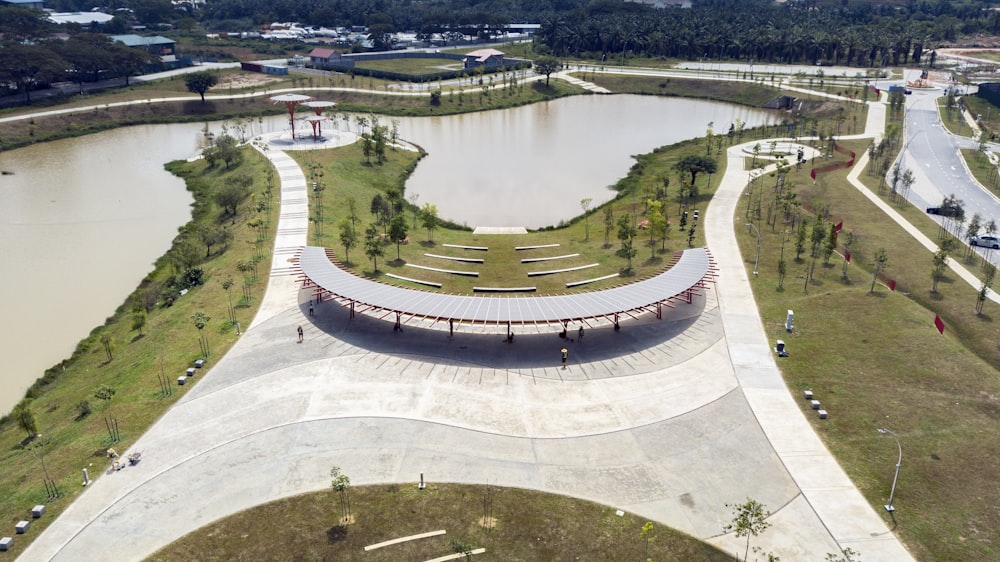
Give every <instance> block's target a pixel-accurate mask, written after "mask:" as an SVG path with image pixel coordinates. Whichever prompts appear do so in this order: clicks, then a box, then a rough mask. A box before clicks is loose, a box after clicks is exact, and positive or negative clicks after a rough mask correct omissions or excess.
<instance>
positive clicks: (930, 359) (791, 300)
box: [738, 141, 1000, 561]
mask: <svg viewBox="0 0 1000 562" xmlns="http://www.w3.org/2000/svg"><path fill="white" fill-rule="evenodd" d="M843 144H844V145H845V146H848V147H849V148H851V149H852V150H855V151H857V152H859V153H860V151H861V150H864V148H865V146H866V142H865V141H858V142H856V144H855V145H852V144H851V143H850V142H845V143H843ZM808 173H809V171H808V169H807V168H805V167H803V168H802V170H799V171H794V172H792V173H791V174H789V177H788V178H787V180H786V181H787V182H791V183H792V184H793V185H794V187H793V189H794V190H795V193H796V195H797V199H798V201H800V202H801V203H802V205H803V207H802V213H801V217H805V218H810V219H812V218H814V217H815V216H816V214H817V213H822V214H824V216H825V217H826V220H827V221H828V222H827V224H831V223H832V224H836V223H837V222H839V221H841V220H842V221H844V230H843V231H842V232H841V237H840V240H841V246H840V247H839V248H838V252H843V246H842V243H843V241H844V240H846V237H847V233H848V232H851V233H853V234H854V236H855V239H856V242H855V244H854V245H853V247H852V250H851V253H852V262H851V265H849V266H848V267H847V273H848V278H847V279H846V280H845V279H842V277H841V272H842V268H843V263H844V260H843V257H841V255H839V254H834V256H833V257H832V258H831V260H830V263H829V264H826V263H824V260H823V258H822V257H820V258H818V259H817V260H816V264H815V273H814V277H813V280H812V281H811V282H809V283H808V284H807V283H806V282H805V280H806V277H805V272H806V270H807V268H809V267H811V265H812V258H810V257H809V250H808V248H807V249H806V250H805V252H803V255H802V256H801V259H796V248H795V233H794V231H793V232H791V233H789V234H788V235H787V237H785V236H784V234H783V233H784V232H785V231H790V230H792V227H791V224H789V223H785V222H784V221H783V220H778V221H777V223H776V224H775V226H774V228H773V229H772V228H771V227H768V226H765V227H762V228H761V229H760V230H761V247H762V252H761V258H760V260H761V261H760V266H759V272H760V273H759V276H758V277H757V278H756V279H755V280H754V293H755V296H756V299H757V303H758V307H759V310H760V313H761V318H762V319H763V322H764V326H765V329H766V331H767V332H768V336H769V338H770V339H771V340H774V339H778V338H781V339H784V340H785V342H786V344H787V346H788V350H789V351H790V357H788V358H785V359H781V360H780V361H781V362H780V363H779V366H780V367H781V369H782V373H783V375H784V377H785V381H786V383H787V385H788V387H789V389H790V391H791V392H792V393H793V395H794V396H801V391H802V390H805V389H811V390H813V391H814V392H815V393H816V397H817V398H818V399H819V400H821V401H822V404H823V407H824V408H825V409H827V410H828V411H829V412H830V418H829V419H828V420H819V419H817V418H816V416H815V414H814V412H812V410H810V409H809V406H808V404H806V402H805V401H804V400H803V401H801V406H802V409H803V411H804V412H805V413H806V415H807V417H808V418H809V419H810V420H812V423H813V424H814V426H815V428H816V431H817V432H818V433H819V434H820V435H821V436H822V437H823V439H824V440H825V441H826V443H827V445H828V446H829V447H830V449H831V450H832V451H833V452H834V454H835V455H836V456H837V458H838V460H839V461H840V463H841V465H842V466H844V468H845V469H846V470H847V472H848V474H849V475H850V476H851V479H852V480H853V481H854V483H855V484H856V485H857V486H858V487H859V489H860V490H861V491H862V493H863V494H864V495H865V496H866V497H867V498H868V500H869V501H870V502H871V504H872V505H873V506H876V508H878V506H881V505H882V504H884V503H885V501H886V499H887V496H888V492H889V486H890V484H891V481H892V476H893V467H894V464H895V462H896V453H897V451H896V447H895V446H894V445H895V444H894V443H893V442H892V439H890V438H887V437H886V436H884V435H880V434H879V433H877V432H876V431H875V430H876V429H877V428H880V427H886V428H889V429H891V430H892V431H894V432H895V433H896V434H897V435H898V436H899V439H900V441H901V443H902V447H903V453H904V461H903V465H902V470H901V472H900V476H899V483H898V485H897V488H896V496H895V498H894V505H895V507H896V509H897V511H896V522H897V523H898V527H896V532H897V533H899V535H900V537H901V538H902V539H903V541H904V543H905V544H906V545H907V547H908V548H909V549H910V550H911V552H913V553H914V554H915V555H916V556H917V558H918V559H920V560H928V561H930V560H992V559H997V557H998V556H1000V550H998V547H997V544H998V539H1000V531H997V529H998V525H1000V512H998V511H997V510H996V507H995V506H996V505H997V503H998V502H1000V489H998V488H997V487H996V486H995V485H994V484H993V482H995V481H996V480H997V478H1000V469H998V467H997V465H996V463H994V462H993V461H992V460H991V459H994V458H996V457H997V455H1000V442H998V441H997V440H995V439H991V438H988V437H986V436H988V435H991V434H992V432H993V430H994V429H995V427H996V423H997V420H998V419H1000V377H997V374H998V373H997V369H996V365H998V364H1000V348H998V346H997V344H998V342H1000V325H998V324H997V323H996V316H997V314H998V313H1000V308H998V307H997V306H996V305H995V304H993V303H987V305H986V308H985V310H984V314H983V315H982V316H976V315H975V314H974V313H973V309H974V305H975V299H976V296H975V293H976V291H975V290H974V289H972V288H971V287H969V286H968V285H966V284H965V283H963V282H961V281H960V280H959V279H957V278H956V277H955V276H954V275H952V274H950V273H949V274H946V276H945V279H944V280H943V281H942V282H941V283H940V284H939V286H938V292H936V293H934V292H931V280H930V270H931V261H932V256H931V254H930V252H928V251H927V250H925V249H923V248H922V247H920V246H919V245H918V244H917V243H916V242H915V241H914V240H912V238H910V237H909V236H908V235H907V234H905V233H904V232H903V231H902V229H900V228H899V227H897V226H896V225H895V223H893V222H891V221H890V220H889V219H888V218H887V217H885V216H884V215H883V214H882V213H881V211H879V210H878V209H877V208H876V207H874V206H873V205H872V204H870V203H869V202H868V201H867V200H866V199H864V198H863V196H862V195H861V194H860V193H859V192H858V191H857V190H856V189H854V188H853V187H851V186H850V185H849V184H848V183H847V182H846V179H845V178H846V173H847V170H839V171H835V172H831V173H828V174H824V175H820V176H819V177H818V178H817V181H816V182H815V183H813V182H812V181H811V180H810V179H809V176H808ZM862 179H864V180H866V181H869V182H870V183H871V185H870V188H871V189H872V190H874V191H876V192H877V191H878V186H877V180H874V181H872V178H870V177H868V176H866V175H862ZM770 191H771V190H770V189H766V190H765V193H770ZM894 205H895V206H896V208H897V210H899V211H900V212H901V213H903V215H904V216H905V217H906V218H907V219H908V220H910V221H911V222H914V223H915V224H920V225H921V226H922V227H923V228H924V230H925V231H927V230H929V231H930V232H932V233H936V232H937V231H938V230H939V229H938V227H937V225H936V224H935V223H933V221H932V220H931V219H929V218H927V217H926V216H924V214H923V213H921V212H920V209H916V208H914V207H913V206H912V205H909V204H908V203H899V204H895V203H894ZM739 210H742V207H741V209H738V211H739ZM783 238H786V242H785V243H784V257H785V260H786V262H787V274H786V276H785V278H784V282H783V283H779V281H778V261H779V259H780V256H781V248H782V240H783ZM738 241H739V244H740V248H741V251H742V253H743V255H744V257H745V259H746V264H747V268H748V270H749V269H751V268H752V267H753V257H754V254H755V251H756V242H757V240H756V237H755V236H754V235H753V234H751V233H748V232H747V231H746V230H741V231H740V233H739V237H738ZM879 247H884V248H886V249H887V251H888V255H889V268H888V270H886V271H885V273H884V275H883V276H882V278H881V279H880V283H879V284H878V285H877V286H876V288H875V292H874V293H869V288H870V286H871V282H872V273H871V271H872V270H871V263H872V256H873V255H874V253H875V251H876V250H877V249H878V248H879ZM956 253H957V254H961V252H956ZM973 269H975V268H973ZM888 279H895V280H896V283H897V286H896V291H895V292H891V291H889V289H888V288H887V287H886V286H885V285H883V284H882V283H883V282H885V281H886V280H888ZM788 309H792V310H794V311H795V331H794V333H792V334H789V333H787V332H785V330H784V327H783V322H784V319H785V312H786V310H788ZM935 314H939V315H940V316H941V318H942V319H944V322H945V326H946V330H945V333H944V336H942V335H940V334H938V332H937V330H935V328H934V325H933V320H934V316H935ZM879 512H880V513H883V514H884V512H883V511H882V510H881V509H879ZM886 520H887V523H889V524H890V525H891V524H892V521H891V520H889V519H888V517H886ZM861 552H862V559H864V557H863V553H864V549H863V548H862V549H861Z"/></svg>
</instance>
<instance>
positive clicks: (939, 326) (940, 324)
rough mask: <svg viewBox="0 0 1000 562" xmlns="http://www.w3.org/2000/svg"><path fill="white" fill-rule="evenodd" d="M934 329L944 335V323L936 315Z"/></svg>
mask: <svg viewBox="0 0 1000 562" xmlns="http://www.w3.org/2000/svg"><path fill="white" fill-rule="evenodd" d="M934 327H935V328H937V331H938V333H940V334H941V335H942V336H943V335H944V321H943V320H941V317H940V316H938V315H937V314H935V315H934Z"/></svg>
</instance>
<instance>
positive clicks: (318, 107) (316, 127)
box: [302, 101, 337, 140]
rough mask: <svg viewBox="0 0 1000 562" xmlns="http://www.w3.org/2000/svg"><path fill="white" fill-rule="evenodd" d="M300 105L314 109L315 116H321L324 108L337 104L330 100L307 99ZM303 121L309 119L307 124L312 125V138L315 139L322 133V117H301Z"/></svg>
mask: <svg viewBox="0 0 1000 562" xmlns="http://www.w3.org/2000/svg"><path fill="white" fill-rule="evenodd" d="M302 105H304V106H306V107H308V108H309V109H312V110H313V111H315V112H316V117H322V116H323V111H324V110H326V109H329V108H331V107H333V106H335V105H337V104H336V103H335V102H332V101H307V102H306V103H304V104H302ZM303 121H309V124H310V125H312V128H313V140H316V139H317V138H318V137H319V135H321V134H323V125H322V122H323V119H303Z"/></svg>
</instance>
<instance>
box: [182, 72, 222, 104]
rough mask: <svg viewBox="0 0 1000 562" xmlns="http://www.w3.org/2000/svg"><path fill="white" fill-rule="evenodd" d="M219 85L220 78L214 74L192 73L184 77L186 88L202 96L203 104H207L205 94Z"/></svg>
mask: <svg viewBox="0 0 1000 562" xmlns="http://www.w3.org/2000/svg"><path fill="white" fill-rule="evenodd" d="M218 83H219V76H218V75H217V74H215V73H214V72H207V71H206V72H192V73H191V74H187V75H185V76H184V86H185V87H187V90H188V91H189V92H191V93H193V94H198V95H199V96H201V103H202V104H204V103H205V92H207V91H208V89H209V88H211V87H212V86H214V85H216V84H218Z"/></svg>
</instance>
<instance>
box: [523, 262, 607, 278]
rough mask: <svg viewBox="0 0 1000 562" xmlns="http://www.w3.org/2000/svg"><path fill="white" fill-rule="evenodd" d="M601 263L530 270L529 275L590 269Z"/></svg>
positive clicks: (536, 275)
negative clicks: (547, 269)
mask: <svg viewBox="0 0 1000 562" xmlns="http://www.w3.org/2000/svg"><path fill="white" fill-rule="evenodd" d="M599 265H601V264H599V263H592V264H590V265H581V266H577V267H567V268H566V269H550V270H549V271H529V272H528V277H538V276H539V275H554V274H556V273H569V272H570V271H580V270H581V269H589V268H591V267H597V266H599Z"/></svg>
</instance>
